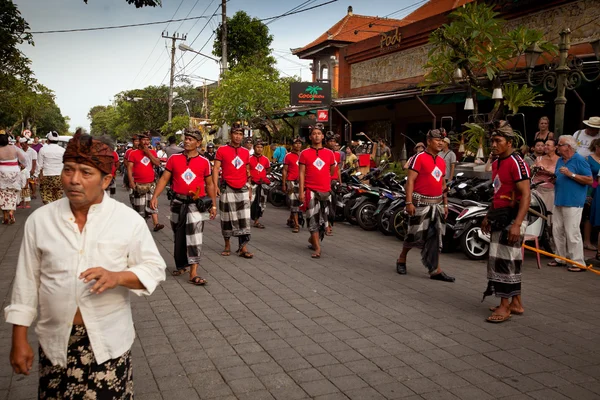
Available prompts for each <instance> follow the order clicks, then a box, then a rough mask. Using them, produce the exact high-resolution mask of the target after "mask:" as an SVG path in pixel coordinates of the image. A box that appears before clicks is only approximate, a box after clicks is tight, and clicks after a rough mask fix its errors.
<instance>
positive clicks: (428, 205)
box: [396, 129, 454, 282]
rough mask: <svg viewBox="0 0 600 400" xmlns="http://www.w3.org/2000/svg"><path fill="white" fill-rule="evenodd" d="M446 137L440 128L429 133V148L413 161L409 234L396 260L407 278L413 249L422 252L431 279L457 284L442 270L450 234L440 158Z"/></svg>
mask: <svg viewBox="0 0 600 400" xmlns="http://www.w3.org/2000/svg"><path fill="white" fill-rule="evenodd" d="M444 137H445V135H444V134H443V133H442V132H440V131H439V130H438V129H433V130H431V131H429V132H428V133H427V148H426V149H425V151H423V152H421V153H418V154H416V155H414V156H413V157H412V158H411V159H410V160H409V165H408V180H407V182H406V185H405V189H406V212H407V213H408V215H409V218H408V232H407V235H406V239H405V240H404V246H403V247H402V252H401V253H400V255H399V256H398V260H397V261H396V271H397V272H398V273H399V274H401V275H406V272H407V271H406V256H407V255H408V252H409V251H410V249H412V248H413V247H415V248H417V249H421V260H422V262H423V265H425V267H426V268H427V270H428V271H429V278H430V279H433V280H438V281H442V282H454V278H453V277H451V276H449V275H447V274H446V273H445V272H444V271H442V269H441V267H440V262H439V259H440V253H441V250H442V236H443V235H444V233H445V231H446V217H448V198H447V195H446V181H445V179H444V174H445V171H446V163H445V162H444V160H443V159H442V157H440V156H439V152H440V151H441V150H442V145H443V143H444Z"/></svg>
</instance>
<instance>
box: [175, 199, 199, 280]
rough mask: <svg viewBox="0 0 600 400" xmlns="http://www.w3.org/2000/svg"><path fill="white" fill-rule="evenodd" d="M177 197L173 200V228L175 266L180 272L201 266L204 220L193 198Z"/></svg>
mask: <svg viewBox="0 0 600 400" xmlns="http://www.w3.org/2000/svg"><path fill="white" fill-rule="evenodd" d="M175 196H176V197H175V198H174V199H173V200H171V228H172V229H173V235H174V236H175V248H174V251H173V255H174V258H175V266H176V267H177V269H178V270H180V269H185V268H186V267H188V266H190V265H192V264H200V258H201V257H202V232H204V218H203V217H202V213H201V212H200V211H198V206H197V205H196V203H195V202H194V201H193V200H192V199H191V198H189V197H188V196H180V195H175Z"/></svg>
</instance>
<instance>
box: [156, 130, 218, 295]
mask: <svg viewBox="0 0 600 400" xmlns="http://www.w3.org/2000/svg"><path fill="white" fill-rule="evenodd" d="M201 144H202V134H201V133H200V132H199V131H198V130H197V129H189V130H188V129H186V130H185V131H184V140H183V148H184V152H183V153H180V154H173V155H172V156H171V157H169V160H168V161H167V166H166V169H165V172H163V174H162V176H161V177H160V179H159V180H158V183H157V185H156V190H155V191H154V195H153V196H152V200H150V207H151V208H152V209H153V210H158V197H159V196H160V194H161V193H162V192H163V190H164V189H165V187H166V186H167V184H168V183H169V182H171V190H173V193H174V194H173V196H174V197H173V199H172V200H171V228H172V229H173V234H174V236H175V240H174V242H175V248H174V251H173V255H174V257H175V267H176V269H175V271H173V272H172V273H171V274H172V275H173V276H179V275H182V274H184V273H186V272H187V270H188V269H189V271H190V279H189V282H190V283H191V284H194V285H196V286H200V285H204V284H205V283H206V279H203V278H202V277H200V276H199V275H198V265H199V264H200V261H201V256H202V232H203V231H204V221H205V220H206V217H205V215H204V213H205V212H210V219H211V220H212V219H214V218H215V217H216V215H217V207H216V205H215V204H217V191H216V186H215V185H214V183H213V181H212V177H211V174H212V171H211V167H210V161H208V160H207V159H206V158H204V157H202V156H201V155H200V153H198V148H199V147H200V145H201ZM207 194H208V197H207Z"/></svg>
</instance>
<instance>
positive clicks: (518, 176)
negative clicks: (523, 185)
mask: <svg viewBox="0 0 600 400" xmlns="http://www.w3.org/2000/svg"><path fill="white" fill-rule="evenodd" d="M530 178H531V174H530V173H529V166H528V165H527V163H526V162H525V161H523V159H522V158H521V156H520V155H518V154H517V153H512V154H511V155H510V156H508V157H505V158H502V159H500V158H498V159H497V160H496V161H494V162H493V163H492V184H493V185H494V199H493V200H492V204H493V205H494V208H505V207H513V206H514V205H515V204H516V203H518V202H519V200H521V195H520V194H518V192H517V182H521V181H524V180H525V179H527V180H529V179H530ZM513 199H514V201H513Z"/></svg>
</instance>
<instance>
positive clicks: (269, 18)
mask: <svg viewBox="0 0 600 400" xmlns="http://www.w3.org/2000/svg"><path fill="white" fill-rule="evenodd" d="M336 1H338V0H330V1H328V2H326V3H321V4H317V5H316V6H312V7H308V8H303V9H302V10H297V11H294V12H286V13H283V14H280V15H276V16H274V17H268V18H262V19H259V21H269V20H272V19H279V18H281V17H287V16H288V15H294V14H299V13H303V12H305V11H308V10H313V9H315V8H319V7H323V6H326V5H327V4H331V3H335V2H336ZM425 1H428V0H425Z"/></svg>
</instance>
